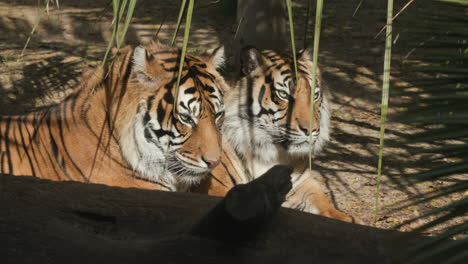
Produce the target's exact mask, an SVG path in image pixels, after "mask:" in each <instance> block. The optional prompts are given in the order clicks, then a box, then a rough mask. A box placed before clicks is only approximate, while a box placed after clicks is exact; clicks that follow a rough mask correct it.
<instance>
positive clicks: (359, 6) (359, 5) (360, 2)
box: [353, 0, 364, 17]
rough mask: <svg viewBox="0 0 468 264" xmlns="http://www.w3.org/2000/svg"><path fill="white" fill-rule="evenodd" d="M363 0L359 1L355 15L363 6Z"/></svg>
mask: <svg viewBox="0 0 468 264" xmlns="http://www.w3.org/2000/svg"><path fill="white" fill-rule="evenodd" d="M363 2H364V0H361V1H359V4H358V5H357V7H356V9H354V12H353V17H355V16H356V14H357V12H358V11H359V8H361V5H362V3H363Z"/></svg>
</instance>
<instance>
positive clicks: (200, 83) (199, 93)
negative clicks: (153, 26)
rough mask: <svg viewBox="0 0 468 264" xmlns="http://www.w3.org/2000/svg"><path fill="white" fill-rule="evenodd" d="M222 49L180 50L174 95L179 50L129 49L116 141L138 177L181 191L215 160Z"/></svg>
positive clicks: (217, 155) (220, 106)
mask: <svg viewBox="0 0 468 264" xmlns="http://www.w3.org/2000/svg"><path fill="white" fill-rule="evenodd" d="M223 53H224V51H223V48H222V47H221V48H217V49H214V50H213V51H211V52H208V53H207V54H205V55H202V56H192V55H186V56H185V61H184V67H183V71H182V75H181V79H180V86H179V91H178V96H177V97H176V82H177V76H178V69H179V67H178V65H179V61H180V54H181V53H180V50H178V49H174V48H169V47H167V46H164V45H162V44H159V43H152V44H151V45H149V46H146V47H137V48H135V49H134V51H133V55H132V58H131V64H132V66H131V72H130V74H129V77H128V78H129V79H128V87H127V89H126V90H127V91H126V96H125V97H126V98H127V99H126V100H123V102H122V104H123V105H124V107H125V109H128V110H126V111H123V112H122V113H121V115H122V118H121V120H122V121H121V123H122V127H123V129H122V130H121V132H120V136H119V144H120V147H121V150H122V154H123V156H124V158H125V159H126V160H127V161H128V162H129V163H130V165H131V166H132V167H133V169H134V170H136V171H137V172H139V173H140V174H141V175H142V177H145V178H147V179H148V180H150V181H157V182H160V183H163V184H167V185H169V186H176V187H174V188H171V189H176V190H182V189H184V188H187V187H189V186H190V185H192V184H196V183H197V182H199V181H200V180H201V179H203V177H204V176H205V175H206V174H207V173H208V172H209V171H210V170H211V169H213V168H214V167H215V166H216V165H217V164H218V163H219V161H220V157H221V134H220V126H221V124H222V123H223V120H224V102H223V98H222V97H223V91H224V90H225V89H226V84H225V82H224V80H223V78H222V77H221V76H220V74H219V73H218V72H217V71H216V68H217V67H218V66H220V65H221V64H222V63H223V61H224V57H223ZM174 99H176V100H175V102H174ZM174 106H175V109H174Z"/></svg>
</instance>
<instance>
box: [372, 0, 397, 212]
mask: <svg viewBox="0 0 468 264" xmlns="http://www.w3.org/2000/svg"><path fill="white" fill-rule="evenodd" d="M392 23H393V0H388V6H387V33H386V41H385V58H384V76H383V86H382V104H381V111H380V136H379V161H378V165H377V186H376V193H375V212H374V215H375V219H377V215H378V210H379V199H380V181H381V176H382V160H383V150H384V138H385V124H386V121H387V112H388V96H389V91H390V63H391V60H392V30H393V27H392Z"/></svg>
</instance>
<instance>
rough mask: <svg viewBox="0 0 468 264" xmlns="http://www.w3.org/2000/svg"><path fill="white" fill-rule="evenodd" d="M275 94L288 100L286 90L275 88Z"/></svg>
mask: <svg viewBox="0 0 468 264" xmlns="http://www.w3.org/2000/svg"><path fill="white" fill-rule="evenodd" d="M276 95H278V97H279V98H280V99H283V100H288V97H289V94H288V93H287V92H285V91H281V90H276Z"/></svg>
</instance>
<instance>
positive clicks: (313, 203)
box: [283, 170, 360, 223]
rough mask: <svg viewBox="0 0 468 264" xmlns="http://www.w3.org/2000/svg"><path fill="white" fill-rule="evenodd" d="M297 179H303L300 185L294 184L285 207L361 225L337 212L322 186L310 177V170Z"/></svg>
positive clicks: (357, 221) (348, 216) (350, 217)
mask: <svg viewBox="0 0 468 264" xmlns="http://www.w3.org/2000/svg"><path fill="white" fill-rule="evenodd" d="M297 177H299V178H302V179H301V181H300V183H298V184H294V186H293V189H292V190H291V191H290V192H289V194H288V196H287V198H286V202H285V203H284V204H283V206H284V207H287V208H291V209H298V210H301V211H303V212H308V213H312V214H317V215H321V216H325V217H330V218H334V219H337V220H341V221H345V222H350V223H360V221H359V220H357V219H355V218H353V217H352V216H350V215H347V214H345V213H343V212H341V211H339V210H337V209H336V208H335V207H334V206H333V205H332V203H331V202H330V201H329V200H328V199H327V197H326V196H325V193H324V192H323V190H322V188H321V186H320V184H319V183H318V182H317V181H316V180H315V179H314V178H313V177H312V176H311V175H310V171H309V170H306V171H305V172H304V173H303V174H302V175H297ZM293 178H294V176H293Z"/></svg>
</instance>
